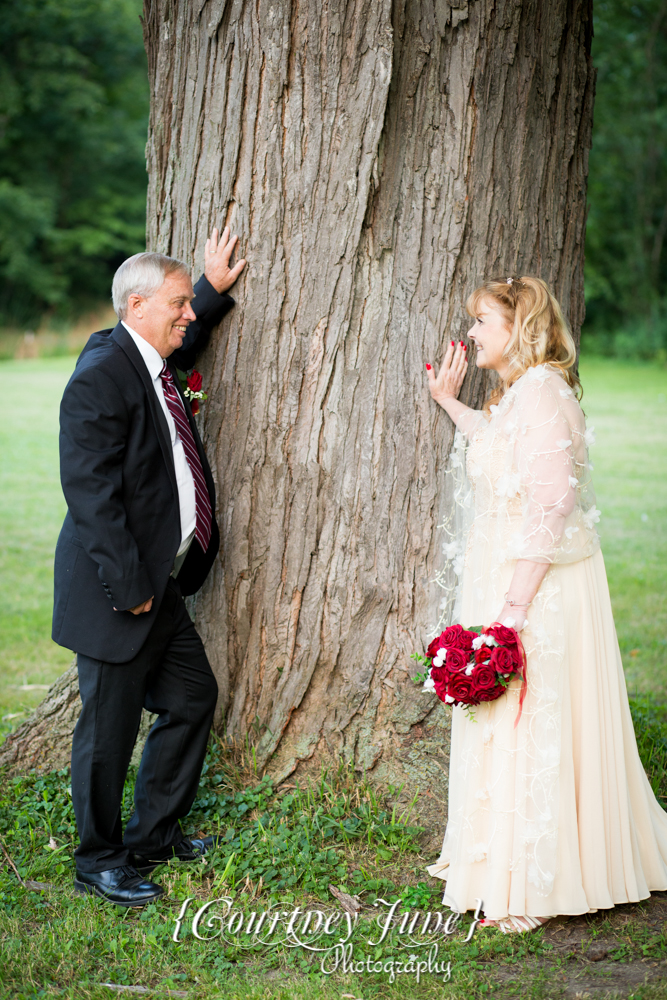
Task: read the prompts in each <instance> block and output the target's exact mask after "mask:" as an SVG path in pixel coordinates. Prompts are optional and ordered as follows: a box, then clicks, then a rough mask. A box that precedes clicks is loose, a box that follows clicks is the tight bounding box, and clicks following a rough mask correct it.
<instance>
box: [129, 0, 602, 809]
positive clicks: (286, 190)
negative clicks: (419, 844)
mask: <svg viewBox="0 0 667 1000" xmlns="http://www.w3.org/2000/svg"><path fill="white" fill-rule="evenodd" d="M591 33H592V19H591V4H590V0H553V2H552V3H548V4H547V3H543V2H540V0H512V2H509V0H504V2H502V0H495V2H494V0H450V2H446V0H393V3H392V0H373V2H370V0H328V2H327V0H291V2H290V0H257V2H253V3H250V2H249V0H192V2H185V0H146V7H145V37H146V47H147V52H148V60H149V75H150V83H151V90H152V106H151V120H150V128H149V139H148V146H147V156H148V170H149V175H150V184H149V199H148V244H149V246H150V247H151V248H152V249H155V250H160V251H163V252H165V253H169V254H173V255H174V256H177V257H180V258H182V259H184V260H185V261H187V262H188V263H189V264H192V265H193V268H194V270H195V271H197V272H199V271H201V267H202V259H203V245H204V241H205V239H206V237H207V235H208V232H209V230H210V229H211V228H212V227H213V226H214V225H220V223H221V222H222V223H223V224H224V223H228V224H229V225H231V227H232V229H233V230H234V231H237V232H238V233H239V234H240V237H241V248H242V252H243V255H244V256H246V257H247V258H248V262H249V263H248V266H247V268H246V271H245V272H244V275H243V277H242V279H241V280H240V281H239V283H238V285H237V287H236V289H235V291H234V294H235V297H236V298H237V305H236V308H235V309H234V310H233V312H232V313H231V315H230V318H228V319H226V320H225V322H224V324H223V326H222V328H221V330H220V331H219V333H218V335H217V336H215V337H214V338H213V340H212V344H211V346H210V348H209V349H208V351H207V352H206V354H205V355H204V356H203V358H202V359H201V364H200V365H199V367H200V369H201V370H202V372H203V374H204V385H205V388H206V390H207V391H208V394H209V398H208V401H207V403H206V404H205V406H204V408H203V414H202V417H201V418H200V419H201V420H202V424H201V426H202V432H203V436H204V440H205V444H206V447H207V451H208V454H209V457H210V459H211V464H212V466H213V469H214V474H215V475H216V478H217V484H218V503H217V515H218V520H219V523H220V529H221V536H222V552H221V556H220V558H219V560H218V562H217V563H216V565H215V568H214V570H213V572H212V573H211V575H210V577H209V579H208V581H207V583H206V585H205V586H204V589H203V590H202V592H201V593H200V594H199V595H198V597H197V599H196V601H195V602H194V608H195V613H196V621H197V625H198V627H199V629H200V632H201V634H202V637H203V638H204V641H205V643H206V648H207V651H208V655H209V657H210V660H211V663H212V665H213V668H214V670H215V673H216V676H217V678H218V682H219V685H220V691H221V705H220V717H219V718H220V721H221V722H224V725H225V726H226V728H227V731H228V733H229V734H230V736H232V737H236V738H238V737H243V736H245V735H246V734H250V736H251V738H252V739H253V740H254V742H255V743H256V752H257V754H258V758H259V761H260V762H261V763H262V764H267V765H268V767H269V770H270V771H271V772H272V773H274V774H275V775H276V776H277V777H281V778H282V777H284V776H286V775H287V774H289V773H290V772H291V771H293V770H294V769H295V768H297V767H298V768H299V770H300V771H304V770H306V771H307V770H308V768H319V766H320V764H321V762H322V761H323V760H327V759H329V758H330V757H333V758H334V759H336V758H337V757H339V756H342V757H344V758H345V759H348V760H352V761H353V762H354V765H355V766H356V767H357V768H365V769H367V770H370V769H373V774H374V775H375V776H376V778H377V779H378V780H381V781H385V782H391V783H393V784H397V783H398V782H401V781H406V782H407V787H409V788H411V789H412V790H415V789H416V788H417V787H421V788H422V789H424V788H425V786H428V787H427V794H430V795H431V796H433V798H432V803H433V809H434V812H433V818H434V821H435V820H437V823H438V826H441V823H442V816H443V811H444V801H445V798H446V795H445V789H446V772H447V749H446V747H447V739H446V736H447V728H448V714H447V712H446V710H445V709H444V708H443V706H442V705H440V703H436V702H435V701H434V699H433V698H432V697H431V696H430V695H426V694H423V693H421V691H420V690H419V689H417V688H416V687H415V686H414V684H413V682H412V681H411V680H410V672H411V671H410V659H409V657H410V654H411V653H412V652H413V651H414V650H421V649H423V645H424V641H425V639H426V637H427V636H428V635H429V630H431V629H432V627H433V626H434V624H435V622H436V621H437V619H438V604H439V599H440V598H439V593H438V587H437V586H436V585H435V584H434V583H433V582H432V581H433V580H434V577H435V575H436V571H437V570H438V569H439V567H440V560H441V559H442V554H441V548H442V542H441V538H440V535H439V532H438V525H439V524H441V523H442V521H443V519H444V516H445V513H446V509H447V496H446V492H445V488H444V481H443V480H444V468H445V463H446V460H447V455H448V452H449V447H450V444H451V440H452V437H453V428H452V424H451V422H450V420H449V418H448V417H447V416H446V415H445V414H444V412H442V411H440V410H439V409H438V407H437V406H436V405H435V404H434V403H433V402H432V401H431V399H430V396H429V393H428V391H427V388H426V380H425V372H424V363H425V362H426V361H431V362H432V363H437V362H438V361H439V359H440V357H441V356H442V353H443V348H444V345H445V344H446V342H447V341H448V339H450V338H459V337H461V338H465V330H466V329H467V327H468V324H469V320H468V319H467V318H466V315H465V311H464V303H465V300H466V297H467V296H468V294H469V293H470V292H471V291H472V290H473V289H474V288H475V286H476V285H477V284H479V283H480V282H481V281H482V280H483V279H484V278H486V277H488V276H490V275H492V274H495V275H498V274H500V275H505V274H526V273H528V274H539V275H540V276H542V277H544V278H545V279H546V280H547V281H549V282H550V283H551V284H552V285H553V286H554V288H555V290H556V294H557V296H558V297H559V299H560V301H561V302H562V304H563V306H564V308H565V311H566V313H567V314H568V316H569V319H570V322H571V324H572V327H573V329H574V332H575V335H576V336H578V331H579V327H580V324H581V320H582V318H583V308H584V306H583V248H584V224H585V217H586V204H585V201H586V174H587V160H588V148H589V144H590V132H591V121H592V102H593V85H594V75H593V71H592V69H591V63H590V42H591ZM486 391H487V384H486V380H485V376H484V373H482V372H480V371H477V370H476V369H475V368H474V366H471V369H470V371H469V373H468V377H467V380H466V383H465V385H464V388H463V391H462V398H463V399H464V401H466V402H468V403H471V404H472V405H476V406H479V405H480V404H481V402H482V400H483V397H484V395H485V392H486ZM412 672H414V671H412ZM421 813H422V815H424V808H422V810H421Z"/></svg>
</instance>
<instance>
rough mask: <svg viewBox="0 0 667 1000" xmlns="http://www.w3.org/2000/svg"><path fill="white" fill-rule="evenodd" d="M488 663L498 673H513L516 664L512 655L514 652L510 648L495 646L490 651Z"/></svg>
mask: <svg viewBox="0 0 667 1000" xmlns="http://www.w3.org/2000/svg"><path fill="white" fill-rule="evenodd" d="M489 662H490V665H491V666H492V667H493V669H494V670H496V671H497V672H498V673H499V674H513V673H516V669H517V665H516V660H515V657H514V652H513V650H511V649H505V647H504V646H496V647H495V649H493V650H492V652H491V660H490V661H489Z"/></svg>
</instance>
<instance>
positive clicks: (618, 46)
mask: <svg viewBox="0 0 667 1000" xmlns="http://www.w3.org/2000/svg"><path fill="white" fill-rule="evenodd" d="M593 57H594V62H595V65H596V66H597V67H598V81H597V98H596V103H595V127H594V130H593V149H592V151H591V180H590V187H589V198H590V213H589V218H588V229H587V236H586V300H587V301H586V306H587V311H586V328H585V329H586V333H585V339H584V344H585V345H587V346H588V347H590V348H592V349H598V350H601V351H603V352H605V353H617V354H619V355H621V356H623V357H637V356H638V355H639V356H640V357H641V356H643V357H651V356H654V355H655V354H656V352H659V351H660V352H662V357H663V358H664V357H665V356H666V353H665V348H667V302H666V295H665V289H666V287H667V0H596V3H595V39H594V43H593Z"/></svg>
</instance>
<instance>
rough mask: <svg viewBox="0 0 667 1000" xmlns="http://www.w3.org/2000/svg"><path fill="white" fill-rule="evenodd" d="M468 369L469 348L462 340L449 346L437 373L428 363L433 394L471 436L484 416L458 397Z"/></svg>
mask: <svg viewBox="0 0 667 1000" xmlns="http://www.w3.org/2000/svg"><path fill="white" fill-rule="evenodd" d="M467 370H468V350H467V348H466V347H465V346H464V344H463V343H462V342H461V341H459V344H458V347H456V348H455V347H454V341H453V340H452V341H451V343H450V345H449V347H448V348H447V353H446V354H445V357H444V359H443V362H442V366H441V368H440V371H439V372H438V374H437V375H436V374H435V372H434V371H433V369H432V368H431V366H430V365H429V364H427V365H426V373H427V375H428V387H429V390H430V393H431V396H432V397H433V399H434V400H435V401H436V403H438V404H439V405H440V406H441V407H442V408H443V410H446V411H447V413H448V414H449V416H450V417H451V418H452V420H453V421H454V423H455V424H456V426H457V427H458V428H459V429H460V430H461V431H463V433H464V434H465V435H466V436H468V437H470V435H471V434H472V433H473V431H474V430H475V428H476V427H477V426H478V425H479V422H480V420H483V419H484V416H483V415H482V413H480V411H479V410H473V409H472V408H471V407H470V406H466V404H465V403H462V402H461V401H460V399H458V398H457V397H458V394H459V392H460V390H461V386H462V385H463V379H464V378H465V374H466V371H467Z"/></svg>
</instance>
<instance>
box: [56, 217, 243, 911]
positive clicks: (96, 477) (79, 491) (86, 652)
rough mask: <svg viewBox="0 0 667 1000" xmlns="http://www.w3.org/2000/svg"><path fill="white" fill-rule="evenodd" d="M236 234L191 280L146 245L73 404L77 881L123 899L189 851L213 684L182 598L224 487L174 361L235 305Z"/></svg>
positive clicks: (62, 548) (212, 542) (63, 634)
mask: <svg viewBox="0 0 667 1000" xmlns="http://www.w3.org/2000/svg"><path fill="white" fill-rule="evenodd" d="M235 243H236V237H233V238H232V239H230V238H229V230H228V229H225V231H224V233H223V234H222V237H221V238H220V243H219V244H218V233H217V230H214V231H213V235H212V237H211V239H210V240H208V241H207V244H206V269H205V273H204V276H203V277H202V278H200V280H199V281H198V282H197V285H196V287H195V288H194V289H193V287H192V282H191V279H190V275H189V273H188V271H187V269H186V267H185V265H184V264H182V263H181V262H180V261H177V260H173V259H172V258H170V257H165V256H163V255H162V254H151V253H144V254H137V255H136V256H135V257H131V258H130V259H129V260H127V261H125V262H124V263H123V264H122V265H121V267H120V268H119V269H118V271H117V272H116V275H115V277H114V283H113V301H114V308H115V309H116V312H117V313H118V316H119V323H118V325H117V326H116V327H115V329H114V330H104V331H102V332H101V333H97V334H93V335H92V336H91V338H90V340H89V341H88V344H87V345H86V348H85V349H84V351H83V352H82V354H81V356H80V358H79V359H78V361H77V365H76V369H75V371H74V374H73V375H72V377H71V379H70V381H69V383H68V385H67V388H66V389H65V393H64V396H63V400H62V404H61V410H60V428H61V430H60V467H61V481H62V486H63V492H64V494H65V499H66V501H67V507H68V511H67V516H66V517H65V521H64V524H63V527H62V530H61V532H60V537H59V539H58V545H57V547H56V558H55V594H54V614H53V638H54V640H55V641H56V642H57V643H59V644H60V645H62V646H66V647H67V648H69V649H73V650H74V651H75V652H76V653H77V661H78V670H79V689H80V692H81V700H82V710H81V715H80V717H79V721H78V722H77V725H76V729H75V731H74V738H73V742H72V800H73V804H74V811H75V814H76V820H77V826H78V831H79V838H80V844H79V847H78V848H77V850H76V852H75V858H76V869H77V870H76V878H75V883H74V884H75V888H76V889H77V891H79V892H91V893H95V894H96V895H99V896H102V897H103V898H106V899H109V900H110V901H111V902H114V903H116V904H118V905H120V906H138V905H143V904H144V903H147V902H150V901H151V900H153V899H155V898H157V896H159V895H160V894H161V893H162V889H161V888H160V886H159V885H156V884H155V883H153V882H150V881H147V880H146V879H145V878H144V877H143V876H144V875H146V874H148V873H149V872H150V871H152V869H153V868H154V867H155V866H156V864H157V863H159V862H160V861H162V860H166V859H168V858H171V857H176V858H180V859H182V860H193V859H194V858H196V857H199V856H201V855H202V854H204V853H205V852H206V850H207V849H208V848H209V847H210V846H211V843H212V838H210V837H208V838H204V839H202V840H187V839H185V838H184V836H183V832H182V830H181V827H180V823H179V820H180V819H181V818H182V817H183V816H185V815H186V814H187V812H188V811H189V809H190V807H191V806H192V803H193V801H194V798H195V795H196V792H197V786H198V782H199V777H200V774H201V768H202V764H203V761H204V755H205V752H206V743H207V738H208V734H209V731H210V727H211V722H212V720H213V712H214V709H215V702H216V697H217V684H216V682H215V678H214V676H213V673H212V671H211V668H210V666H209V663H208V660H207V658H206V653H205V652H204V647H203V644H202V642H201V639H200V638H199V636H198V635H197V632H196V631H195V628H194V625H193V623H192V621H191V620H190V617H189V615H188V613H187V610H186V608H185V605H184V602H183V596H184V595H188V594H193V593H194V592H195V591H196V590H198V589H199V587H201V585H202V583H203V582H204V579H205V577H206V575H207V573H208V571H209V569H210V568H211V565H212V564H213V560H214V559H215V556H216V554H217V552H218V547H219V535H218V528H217V525H216V521H215V516H214V514H215V490H214V485H213V478H212V476H211V470H210V468H209V465H208V462H207V460H206V455H205V453H204V449H203V447H202V443H201V440H200V438H199V434H198V432H197V427H196V424H195V422H194V420H193V417H192V412H191V407H190V404H189V402H188V400H187V399H186V398H185V396H184V394H183V392H182V390H181V387H180V384H179V379H178V376H177V372H176V369H177V368H178V369H181V370H187V369H189V368H191V367H192V366H193V365H194V361H195V358H196V355H197V354H198V353H199V351H201V350H202V349H203V348H204V347H205V346H206V344H207V342H208V339H209V336H210V333H211V330H212V329H213V327H214V326H216V324H217V323H219V322H220V320H221V319H222V317H223V316H224V315H225V313H226V312H227V311H228V310H229V309H231V307H232V306H233V305H234V300H233V299H232V298H231V297H230V296H229V295H227V294H226V292H227V289H228V288H230V287H231V286H232V285H233V283H234V282H235V281H236V279H237V277H238V276H239V274H240V273H241V271H242V270H243V267H244V266H245V261H243V260H240V261H239V262H238V263H237V264H236V266H235V267H233V268H230V266H229V265H230V258H231V254H232V251H233V249H234V245H235ZM142 708H146V709H148V711H150V712H154V713H157V715H158V718H157V721H156V722H155V724H154V725H153V727H152V729H151V731H150V734H149V736H148V739H147V740H146V745H145V748H144V752H143V755H142V758H141V765H140V767H139V773H138V775H137V782H136V788H135V799H134V804H135V809H134V814H133V816H132V818H131V819H130V821H129V823H128V824H127V827H126V829H125V834H124V836H123V831H122V828H121V812H120V810H121V799H122V792H123V784H124V781H125V777H126V774H127V768H128V765H129V762H130V758H131V755H132V750H133V748H134V743H135V740H136V736H137V731H138V728H139V722H140V718H141V711H142Z"/></svg>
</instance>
